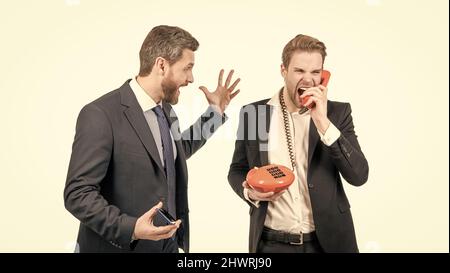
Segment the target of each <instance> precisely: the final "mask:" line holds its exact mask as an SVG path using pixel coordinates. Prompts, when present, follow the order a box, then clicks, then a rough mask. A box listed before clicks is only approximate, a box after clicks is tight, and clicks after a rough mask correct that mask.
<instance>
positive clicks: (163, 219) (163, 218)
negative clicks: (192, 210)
mask: <svg viewBox="0 0 450 273" xmlns="http://www.w3.org/2000/svg"><path fill="white" fill-rule="evenodd" d="M175 222H176V220H175V218H173V216H172V215H170V213H169V212H168V211H166V210H165V209H162V208H161V209H156V214H155V217H153V225H154V226H157V227H159V226H167V225H175Z"/></svg>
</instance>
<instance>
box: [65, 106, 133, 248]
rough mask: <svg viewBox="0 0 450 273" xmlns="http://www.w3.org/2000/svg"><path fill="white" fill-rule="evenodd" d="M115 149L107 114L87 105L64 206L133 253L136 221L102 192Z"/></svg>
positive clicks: (78, 129) (79, 124)
mask: <svg viewBox="0 0 450 273" xmlns="http://www.w3.org/2000/svg"><path fill="white" fill-rule="evenodd" d="M112 150H113V135H112V129H111V124H110V122H109V120H108V117H107V115H106V114H105V112H104V111H102V110H101V109H100V108H99V107H97V106H96V105H94V104H89V105H87V106H85V107H84V108H83V109H82V110H81V112H80V114H79V116H78V120H77V125H76V133H75V139H74V142H73V146H72V155H71V158H70V163H69V170H68V174H67V180H66V185H65V188H64V205H65V207H66V209H67V210H68V211H69V212H70V213H71V214H73V215H74V216H75V217H76V218H77V219H78V220H80V222H82V223H83V224H84V225H86V226H87V227H89V228H90V229H92V230H93V231H95V232H96V233H98V234H99V235H100V236H102V237H103V238H104V239H105V240H107V241H108V242H110V243H111V244H112V245H114V246H116V247H119V248H124V249H128V250H131V249H132V248H133V245H135V244H130V243H131V238H132V234H133V231H134V226H135V224H136V221H137V218H135V217H131V216H129V215H126V214H124V213H122V212H121V211H120V209H119V208H118V207H116V206H113V205H110V204H108V201H107V200H105V198H104V197H103V196H102V195H101V192H100V189H101V186H102V181H103V180H104V178H105V176H106V174H107V170H108V167H109V164H110V161H111V155H112Z"/></svg>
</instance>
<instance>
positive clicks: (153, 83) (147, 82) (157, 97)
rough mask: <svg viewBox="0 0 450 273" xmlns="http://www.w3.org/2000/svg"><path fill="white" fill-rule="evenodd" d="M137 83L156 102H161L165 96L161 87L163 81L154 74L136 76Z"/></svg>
mask: <svg viewBox="0 0 450 273" xmlns="http://www.w3.org/2000/svg"><path fill="white" fill-rule="evenodd" d="M136 81H137V83H138V84H139V85H140V86H141V87H142V89H144V91H145V93H147V95H149V96H150V98H152V99H153V101H155V102H156V104H159V103H160V102H161V100H162V98H163V91H162V87H161V81H160V80H158V79H156V78H155V77H154V76H152V74H150V75H148V76H145V77H141V76H137V77H136Z"/></svg>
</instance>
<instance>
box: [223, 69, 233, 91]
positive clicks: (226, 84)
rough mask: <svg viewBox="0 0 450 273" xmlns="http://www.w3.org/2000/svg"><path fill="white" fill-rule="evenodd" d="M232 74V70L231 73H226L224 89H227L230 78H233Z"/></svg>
mask: <svg viewBox="0 0 450 273" xmlns="http://www.w3.org/2000/svg"><path fill="white" fill-rule="evenodd" d="M233 73H234V70H233V69H231V71H230V72H229V73H228V77H227V80H226V81H225V87H226V88H228V85H230V82H231V77H233Z"/></svg>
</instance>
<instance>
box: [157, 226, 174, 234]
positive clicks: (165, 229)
mask: <svg viewBox="0 0 450 273" xmlns="http://www.w3.org/2000/svg"><path fill="white" fill-rule="evenodd" d="M174 229H175V230H176V229H178V227H177V226H176V225H167V226H160V227H156V226H154V228H153V232H152V233H153V234H154V235H166V234H168V233H170V232H171V231H172V230H174Z"/></svg>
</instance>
